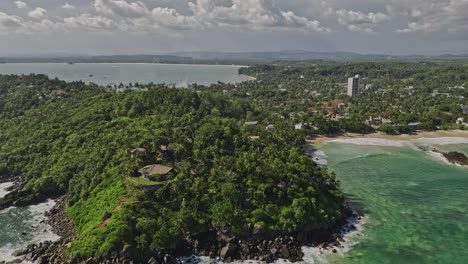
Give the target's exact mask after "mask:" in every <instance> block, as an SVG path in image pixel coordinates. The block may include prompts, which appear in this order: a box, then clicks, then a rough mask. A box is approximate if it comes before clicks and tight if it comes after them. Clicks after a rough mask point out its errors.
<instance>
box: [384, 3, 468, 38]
mask: <svg viewBox="0 0 468 264" xmlns="http://www.w3.org/2000/svg"><path fill="white" fill-rule="evenodd" d="M390 8H391V9H393V10H395V12H399V13H400V14H401V15H405V16H408V17H409V18H410V21H409V22H408V24H407V26H406V27H405V28H402V29H399V30H398V32H406V33H408V32H417V31H422V32H435V31H452V32H454V31H462V30H468V16H467V14H468V0H439V1H435V0H424V1H422V0H412V1H403V0H393V1H392V4H391V5H390Z"/></svg>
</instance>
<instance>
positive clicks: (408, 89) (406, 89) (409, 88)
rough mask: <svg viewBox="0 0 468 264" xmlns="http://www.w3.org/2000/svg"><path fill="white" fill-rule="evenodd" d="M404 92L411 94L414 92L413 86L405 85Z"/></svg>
mask: <svg viewBox="0 0 468 264" xmlns="http://www.w3.org/2000/svg"><path fill="white" fill-rule="evenodd" d="M405 92H406V93H408V94H413V93H414V87H413V86H408V87H406V88H405Z"/></svg>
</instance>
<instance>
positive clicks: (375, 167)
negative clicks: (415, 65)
mask: <svg viewBox="0 0 468 264" xmlns="http://www.w3.org/2000/svg"><path fill="white" fill-rule="evenodd" d="M437 147H438V148H439V149H441V150H445V151H448V150H451V151H455V150H458V151H463V152H465V153H468V144H457V145H445V146H437ZM320 149H321V150H322V151H323V152H325V153H326V154H327V155H328V162H329V168H330V170H332V171H334V172H335V173H336V174H337V177H338V179H339V180H340V181H341V182H342V187H343V189H344V191H345V192H346V194H347V195H348V197H349V199H350V200H351V201H352V202H353V203H354V204H356V205H357V206H358V208H359V209H360V210H361V211H362V213H364V214H365V215H366V216H368V221H367V223H365V226H364V227H365V229H364V235H365V237H363V238H360V239H359V242H360V243H359V244H358V245H356V246H354V247H353V248H352V249H351V251H349V252H348V253H347V254H345V256H344V257H337V256H332V257H330V259H329V261H330V262H333V263H468V250H467V249H468V206H467V205H468V168H461V167H457V166H453V165H448V164H446V163H444V161H441V160H439V159H438V158H437V157H434V156H431V155H429V154H428V153H424V152H421V151H417V150H415V149H413V148H410V147H390V146H386V147H382V146H362V145H353V144H345V143H328V144H325V145H323V146H321V147H320Z"/></svg>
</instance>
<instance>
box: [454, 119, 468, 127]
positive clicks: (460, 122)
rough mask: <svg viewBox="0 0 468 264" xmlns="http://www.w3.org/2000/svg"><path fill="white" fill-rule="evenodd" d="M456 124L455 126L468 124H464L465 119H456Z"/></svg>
mask: <svg viewBox="0 0 468 264" xmlns="http://www.w3.org/2000/svg"><path fill="white" fill-rule="evenodd" d="M456 123H457V125H464V126H468V124H466V123H465V119H464V118H463V117H460V118H458V119H457V122H456Z"/></svg>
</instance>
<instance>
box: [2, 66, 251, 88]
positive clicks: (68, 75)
mask: <svg viewBox="0 0 468 264" xmlns="http://www.w3.org/2000/svg"><path fill="white" fill-rule="evenodd" d="M239 68H241V66H229V65H187V64H151V63H146V64H145V63H140V64H136V63H131V64H130V63H126V64H125V63H76V64H65V63H7V64H0V74H30V73H36V74H46V75H48V76H49V77H51V78H55V77H57V78H59V79H61V80H65V81H83V82H86V83H90V82H93V83H96V84H99V85H113V84H120V83H123V84H129V83H135V82H137V83H141V84H145V83H150V82H153V83H166V84H171V85H172V84H174V85H176V86H177V87H187V86H188V85H189V84H193V83H197V84H204V85H210V84H213V83H217V82H218V81H220V82H224V83H239V82H242V81H247V80H252V78H250V77H247V76H243V75H239V74H238V70H239Z"/></svg>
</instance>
